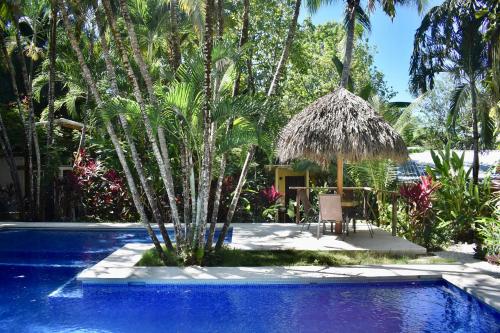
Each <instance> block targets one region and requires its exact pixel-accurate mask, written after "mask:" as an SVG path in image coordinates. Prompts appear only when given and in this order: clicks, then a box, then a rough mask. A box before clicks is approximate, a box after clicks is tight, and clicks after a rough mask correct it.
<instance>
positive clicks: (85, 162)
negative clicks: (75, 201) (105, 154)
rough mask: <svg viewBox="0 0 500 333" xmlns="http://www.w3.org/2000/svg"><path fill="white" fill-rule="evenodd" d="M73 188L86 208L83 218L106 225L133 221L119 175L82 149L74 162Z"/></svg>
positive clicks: (129, 203) (128, 200) (127, 196)
mask: <svg viewBox="0 0 500 333" xmlns="http://www.w3.org/2000/svg"><path fill="white" fill-rule="evenodd" d="M70 180H72V182H73V185H74V188H75V189H77V191H78V193H79V194H80V200H81V202H82V204H83V205H84V207H85V208H86V212H87V218H90V219H93V220H94V219H95V220H106V221H118V220H120V221H123V220H131V219H132V218H134V217H135V215H134V210H133V209H132V203H131V202H130V197H129V195H128V191H127V188H126V186H125V184H124V181H123V179H122V177H121V175H120V174H119V173H118V172H117V171H116V170H114V169H108V168H106V166H105V165H104V164H103V163H101V162H100V161H99V160H95V159H93V158H91V157H90V156H89V155H88V154H87V152H86V151H85V150H84V149H82V150H80V153H79V154H78V157H77V158H76V160H75V164H74V168H73V173H72V176H71V177H70Z"/></svg>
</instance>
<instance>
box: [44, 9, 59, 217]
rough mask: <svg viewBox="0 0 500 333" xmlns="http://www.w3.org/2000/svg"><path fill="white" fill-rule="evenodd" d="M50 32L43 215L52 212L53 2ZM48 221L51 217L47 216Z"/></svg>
mask: <svg viewBox="0 0 500 333" xmlns="http://www.w3.org/2000/svg"><path fill="white" fill-rule="evenodd" d="M50 6H51V12H50V32H49V89H48V90H49V91H48V95H49V103H48V104H49V105H48V109H49V113H48V117H47V121H48V125H47V148H46V150H47V155H46V164H45V165H46V170H45V171H46V194H47V196H46V197H45V208H46V209H45V213H46V214H50V215H51V214H52V213H53V210H54V207H53V206H54V202H53V200H54V198H53V194H54V191H53V186H54V184H53V179H52V177H53V174H52V173H51V171H50V170H52V168H51V167H50V165H51V156H52V151H51V149H52V145H53V143H54V100H55V81H56V68H55V67H56V32H57V3H56V2H55V1H54V0H51V2H50ZM48 218H49V219H50V218H51V216H48Z"/></svg>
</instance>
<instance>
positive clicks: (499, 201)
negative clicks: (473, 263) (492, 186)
mask: <svg viewBox="0 0 500 333" xmlns="http://www.w3.org/2000/svg"><path fill="white" fill-rule="evenodd" d="M487 204H488V205H489V206H490V207H491V208H492V214H491V216H489V217H481V218H479V219H477V220H476V222H477V223H478V234H479V237H480V238H481V239H480V240H481V246H480V249H479V250H480V252H482V253H484V255H485V258H486V260H488V261H489V262H491V263H494V264H497V265H500V194H497V195H496V196H495V197H494V198H493V199H492V200H490V201H489V202H488V203H487Z"/></svg>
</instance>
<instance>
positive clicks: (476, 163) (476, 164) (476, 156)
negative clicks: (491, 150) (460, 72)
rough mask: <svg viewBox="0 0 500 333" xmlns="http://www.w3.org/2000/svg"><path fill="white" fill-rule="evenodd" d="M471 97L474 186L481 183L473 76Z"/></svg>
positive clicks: (475, 94)
mask: <svg viewBox="0 0 500 333" xmlns="http://www.w3.org/2000/svg"><path fill="white" fill-rule="evenodd" d="M470 96H471V107H472V140H473V149H474V157H473V160H472V180H473V182H474V184H477V183H478V182H479V129H478V117H477V93H476V83H475V80H474V77H473V76H471V79H470Z"/></svg>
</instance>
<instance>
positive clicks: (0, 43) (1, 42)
mask: <svg viewBox="0 0 500 333" xmlns="http://www.w3.org/2000/svg"><path fill="white" fill-rule="evenodd" d="M0 51H1V54H2V56H3V58H4V59H5V64H6V67H7V71H8V72H9V76H10V81H11V85H12V91H13V92H14V96H15V97H16V104H17V111H18V113H19V117H20V118H21V121H22V123H23V128H24V135H25V140H26V143H27V142H28V141H29V138H30V136H29V132H28V126H27V125H28V124H27V123H26V119H25V117H24V113H23V107H22V104H21V98H20V96H19V90H18V88H17V82H16V75H15V71H14V64H13V63H12V60H11V58H10V56H9V54H8V52H7V48H6V46H5V39H4V36H3V31H0ZM14 164H15V163H14ZM16 174H17V171H16ZM18 177H19V175H18ZM18 186H19V193H17V194H16V195H17V196H18V197H19V196H20V199H21V201H20V206H19V210H20V212H21V219H24V218H25V211H24V208H25V207H24V198H23V195H22V190H21V185H20V183H19V185H18ZM14 188H15V190H16V191H17V189H16V184H15V181H14ZM18 200H19V199H18ZM30 207H31V206H30Z"/></svg>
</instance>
